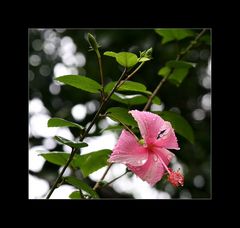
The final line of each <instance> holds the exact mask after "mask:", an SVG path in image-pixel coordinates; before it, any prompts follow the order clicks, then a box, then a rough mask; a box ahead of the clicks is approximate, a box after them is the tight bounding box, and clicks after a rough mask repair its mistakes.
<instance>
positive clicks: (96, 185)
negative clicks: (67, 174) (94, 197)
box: [93, 163, 113, 190]
mask: <svg viewBox="0 0 240 228" xmlns="http://www.w3.org/2000/svg"><path fill="white" fill-rule="evenodd" d="M112 165H113V163H110V164H109V165H108V167H107V169H106V170H105V172H104V173H103V175H102V177H101V179H100V180H99V181H98V182H97V183H96V184H95V185H94V187H93V190H96V189H97V188H98V186H99V184H100V182H101V181H103V180H104V178H105V176H106V175H107V173H108V171H109V169H110V168H111V167H112Z"/></svg>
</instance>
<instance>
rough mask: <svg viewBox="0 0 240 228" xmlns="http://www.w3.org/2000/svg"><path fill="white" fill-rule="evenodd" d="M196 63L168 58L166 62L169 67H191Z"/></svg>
mask: <svg viewBox="0 0 240 228" xmlns="http://www.w3.org/2000/svg"><path fill="white" fill-rule="evenodd" d="M196 65H197V64H196V63H192V62H186V61H180V60H178V61H176V60H170V61H168V62H167V63H166V66H168V67H170V68H191V67H196Z"/></svg>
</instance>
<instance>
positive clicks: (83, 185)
mask: <svg viewBox="0 0 240 228" xmlns="http://www.w3.org/2000/svg"><path fill="white" fill-rule="evenodd" d="M64 180H65V181H66V182H67V183H69V184H71V185H73V186H74V187H76V188H78V189H82V190H83V191H85V192H87V193H89V194H90V195H91V196H92V197H93V198H99V196H98V194H97V193H96V192H95V191H94V190H93V189H92V188H91V187H90V186H88V185H87V184H86V183H84V182H83V181H81V180H79V179H77V178H76V177H65V178H64Z"/></svg>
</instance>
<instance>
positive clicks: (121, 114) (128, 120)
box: [107, 107, 137, 127]
mask: <svg viewBox="0 0 240 228" xmlns="http://www.w3.org/2000/svg"><path fill="white" fill-rule="evenodd" d="M107 116H108V117H110V118H111V119H112V120H114V121H118V122H120V123H123V124H126V125H130V126H132V127H137V123H136V121H135V120H134V119H133V117H132V116H131V114H129V113H128V109H125V108H119V107H113V108H109V109H108V110H107Z"/></svg>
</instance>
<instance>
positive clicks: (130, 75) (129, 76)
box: [117, 62, 145, 89]
mask: <svg viewBox="0 0 240 228" xmlns="http://www.w3.org/2000/svg"><path fill="white" fill-rule="evenodd" d="M144 63H145V62H142V63H141V64H140V65H139V66H138V67H137V68H136V69H135V70H134V71H133V72H132V73H131V74H129V75H128V76H127V77H126V78H125V79H124V80H123V81H121V82H120V84H119V85H118V87H117V89H118V88H119V87H120V86H121V85H122V84H123V83H125V82H126V81H127V80H129V79H130V78H131V77H132V76H133V75H134V74H135V73H136V72H137V71H138V70H139V69H140V68H141V67H142V66H143V64H144Z"/></svg>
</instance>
